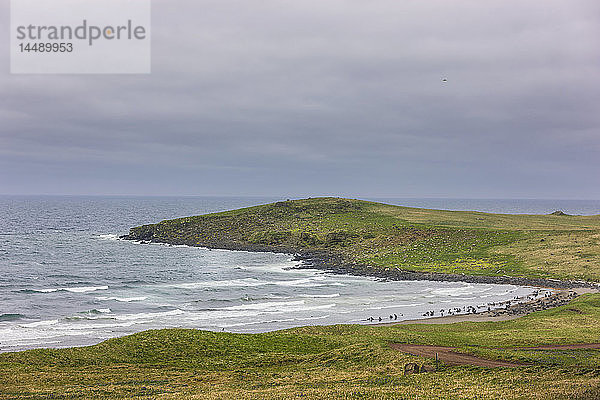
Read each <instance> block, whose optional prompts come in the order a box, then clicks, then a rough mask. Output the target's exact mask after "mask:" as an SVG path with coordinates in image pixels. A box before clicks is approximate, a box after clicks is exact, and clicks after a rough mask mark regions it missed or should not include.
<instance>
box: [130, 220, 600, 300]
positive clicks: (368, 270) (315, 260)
mask: <svg viewBox="0 0 600 400" xmlns="http://www.w3.org/2000/svg"><path fill="white" fill-rule="evenodd" d="M121 239H124V240H134V241H139V242H140V243H147V244H150V243H163V244H172V245H182V244H183V245H189V246H194V247H205V248H212V249H223V250H239V251H255V252H273V253H284V254H290V255H293V257H294V260H295V261H300V266H299V267H298V268H306V269H308V268H313V269H320V270H324V271H328V272H332V273H337V274H344V275H358V276H369V277H377V278H382V279H389V280H396V281H425V280H427V281H442V282H466V283H490V284H505V285H518V286H536V287H543V288H552V289H574V288H590V289H596V290H600V284H599V283H592V282H585V281H561V280H556V279H533V278H521V277H511V276H474V275H464V274H444V273H437V272H416V271H404V270H401V269H396V268H374V267H370V266H368V265H361V264H353V263H348V262H346V261H344V260H343V258H342V257H340V256H338V255H337V254H335V253H334V252H328V251H320V250H318V251H317V250H306V249H295V248H290V247H286V246H267V245H258V244H252V243H239V242H233V241H231V242H205V243H200V244H198V243H194V242H192V241H188V240H186V239H185V238H178V239H176V240H169V241H166V240H157V239H156V238H155V237H152V236H150V235H148V236H145V235H140V234H134V233H133V232H132V233H130V234H129V235H124V236H121Z"/></svg>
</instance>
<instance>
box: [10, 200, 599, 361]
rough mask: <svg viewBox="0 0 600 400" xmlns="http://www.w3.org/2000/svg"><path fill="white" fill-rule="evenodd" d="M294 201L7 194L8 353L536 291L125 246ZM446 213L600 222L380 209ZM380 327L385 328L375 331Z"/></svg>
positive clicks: (477, 205) (365, 319)
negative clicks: (170, 222)
mask: <svg viewBox="0 0 600 400" xmlns="http://www.w3.org/2000/svg"><path fill="white" fill-rule="evenodd" d="M277 200H284V199H279V198H257V197H252V198H232V197H224V198H217V197H84V196H0V351H2V352H6V351H17V350H24V349H32V348H47V347H69V346H82V345H91V344H95V343H99V342H101V341H103V340H105V339H108V338H112V337H118V336H123V335H127V334H131V333H135V332H140V331H143V330H146V329H160V328H173V327H183V328H197V329H205V330H212V331H227V332H239V333H251V332H265V331H272V330H278V329H285V328H291V327H295V326H304V325H327V324H338V323H360V324H368V323H373V322H379V317H381V318H382V321H383V322H385V321H390V316H392V317H393V318H397V319H393V320H403V319H414V318H422V315H423V313H425V312H426V311H429V310H440V309H449V308H454V307H464V306H469V305H472V306H477V305H480V304H487V303H491V302H500V301H505V300H509V299H512V298H514V297H515V296H525V295H528V294H530V293H531V292H532V291H533V289H532V288H528V287H518V286H512V285H491V284H490V285H488V284H468V283H459V282H458V283H456V282H453V283H451V282H427V281H419V282H415V281H403V282H389V281H381V280H377V279H373V278H366V277H357V276H344V275H335V274H331V273H326V272H323V271H318V270H307V269H296V268H295V267H296V264H297V263H296V262H295V261H292V257H291V256H290V255H285V254H274V253H251V252H240V251H225V250H209V249H204V248H191V247H185V246H167V245H160V244H151V245H144V244H138V243H134V242H130V241H122V240H118V236H119V235H122V234H125V233H127V232H128V230H129V228H130V227H133V226H137V225H141V224H146V223H153V222H157V221H160V220H162V219H168V218H176V217H182V216H189V215H198V214H203V213H208V212H215V211H222V210H228V209H234V208H239V207H244V206H250V205H256V204H262V203H267V202H271V201H277ZM371 200H381V201H385V202H387V203H391V204H399V205H407V206H419V207H427V208H439V209H456V210H465V209H473V210H478V211H491V212H506V213H543V214H546V213H550V212H552V211H555V210H558V209H560V210H562V211H564V212H567V213H570V214H600V201H573V200H569V201H556V200H552V201H550V200H456V199H452V200H443V199H389V198H388V199H371ZM370 318H373V319H374V321H371V320H370Z"/></svg>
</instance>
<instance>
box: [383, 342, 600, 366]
mask: <svg viewBox="0 0 600 400" xmlns="http://www.w3.org/2000/svg"><path fill="white" fill-rule="evenodd" d="M390 346H391V347H392V348H393V349H396V350H399V351H401V352H403V353H408V354H412V355H413V356H421V357H431V358H435V355H436V354H437V355H438V359H439V360H440V361H442V362H444V363H446V364H450V365H477V366H480V367H488V368H495V367H520V366H523V365H526V364H517V363H511V362H507V361H499V360H488V359H485V358H481V357H476V356H472V355H469V354H464V353H459V352H458V351H457V349H455V348H453V347H442V346H426V345H418V344H400V343H392V344H390ZM518 349H519V350H561V349H565V350H570V349H600V343H589V344H562V345H549V346H537V347H521V348H518ZM515 350H516V349H515Z"/></svg>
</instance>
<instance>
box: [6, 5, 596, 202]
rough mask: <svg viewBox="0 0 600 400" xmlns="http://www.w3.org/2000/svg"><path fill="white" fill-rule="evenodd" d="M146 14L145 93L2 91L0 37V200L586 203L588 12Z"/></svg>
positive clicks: (67, 83)
mask: <svg viewBox="0 0 600 400" xmlns="http://www.w3.org/2000/svg"><path fill="white" fill-rule="evenodd" d="M0 5H1V6H0V26H2V27H5V26H8V25H9V23H10V20H9V1H8V0H0ZM152 12H153V23H152V40H153V45H152V58H153V62H152V74H151V75H133V76H127V75H89V76H85V75H63V76H60V75H59V76H53V75H10V74H9V72H8V71H9V51H8V46H9V39H8V36H7V33H8V32H7V31H8V29H4V32H5V35H4V36H2V37H1V38H0V47H1V48H2V51H0V63H1V65H2V67H1V69H0V94H1V95H0V193H3V194H141V195H146V194H147V195H180V194H185V195H265V196H270V195H275V196H311V195H323V194H334V195H343V196H357V197H361V196H362V197H368V196H371V197H372V196H389V197H459V198H463V197H468V198H564V199H569V198H571V199H600V2H598V0H589V1H578V0H563V1H556V0H544V1H540V0H517V1H513V0H498V1H493V0H486V1H481V0H472V1H457V0H451V1H450V0H438V1H429V0H426V1H416V0H411V1H404V0H389V1H388V0H375V1H364V0H344V1H342V0H327V1H323V0H302V1H298V0H293V1H291V0H290V1H283V0H277V1H272V0H260V1H259V0H237V1H231V0H211V1H206V0H190V1H182V0H154V2H153V10H152ZM443 79H447V82H443Z"/></svg>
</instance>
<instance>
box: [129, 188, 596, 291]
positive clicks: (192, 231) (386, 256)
mask: <svg viewBox="0 0 600 400" xmlns="http://www.w3.org/2000/svg"><path fill="white" fill-rule="evenodd" d="M126 238H128V239H133V240H143V241H152V242H163V243H171V244H187V245H191V246H206V247H216V248H225V249H243V250H270V251H280V252H281V251H283V252H293V253H300V254H304V255H307V256H308V257H310V256H311V255H317V259H315V262H316V263H317V265H316V266H319V267H324V268H330V269H340V270H342V271H347V272H355V273H371V274H388V275H389V276H390V277H394V275H396V276H398V274H399V271H403V272H405V271H408V272H416V273H421V274H422V273H427V274H429V273H434V274H437V276H438V277H442V278H447V279H453V276H454V278H456V279H461V280H465V279H468V278H467V277H465V276H464V275H466V276H469V277H488V278H489V277H498V278H504V279H507V277H512V278H526V279H530V280H535V279H558V280H582V281H588V282H600V215H595V216H571V215H564V214H560V213H558V215H507V214H487V213H481V212H464V211H441V210H426V209H418V208H408V207H399V206H392V205H387V204H381V203H374V202H368V201H361V200H349V199H339V198H314V199H305V200H294V201H284V202H279V203H273V204H266V205H260V206H255V207H249V208H243V209H238V210H233V211H226V212H221V213H215V214H207V215H200V216H196V217H188V218H179V219H174V220H168V221H162V222H160V223H158V224H153V225H144V226H140V227H137V228H133V229H131V232H130V234H129V235H128V236H127V237H126ZM409 276H410V275H409ZM400 277H402V275H400ZM413 277H417V276H413ZM426 277H427V276H426ZM428 277H429V278H432V277H433V278H435V276H428ZM483 280H485V279H483Z"/></svg>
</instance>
